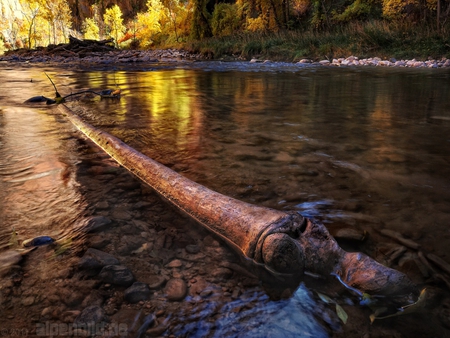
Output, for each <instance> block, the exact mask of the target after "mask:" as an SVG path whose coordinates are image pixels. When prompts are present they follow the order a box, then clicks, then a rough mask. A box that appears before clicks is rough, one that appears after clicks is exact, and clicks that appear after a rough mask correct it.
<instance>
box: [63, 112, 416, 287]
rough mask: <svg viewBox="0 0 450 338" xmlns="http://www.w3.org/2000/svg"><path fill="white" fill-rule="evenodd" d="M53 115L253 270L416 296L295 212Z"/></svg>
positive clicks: (397, 277) (403, 280) (404, 282)
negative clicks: (246, 197)
mask: <svg viewBox="0 0 450 338" xmlns="http://www.w3.org/2000/svg"><path fill="white" fill-rule="evenodd" d="M58 109H59V111H60V112H61V113H63V114H64V115H65V116H66V117H67V118H68V119H69V120H70V121H71V122H72V123H73V124H74V125H75V126H76V127H77V128H78V129H79V130H80V131H81V132H82V133H84V134H85V135H86V136H87V137H88V138H89V139H90V140H92V141H93V142H94V143H96V144H97V145H98V146H99V147H100V148H102V149H103V150H104V151H105V152H106V153H108V154H109V155H110V156H111V157H112V158H114V159H115V160H116V161H117V162H118V163H119V164H121V165H122V166H124V167H125V168H126V169H128V170H129V171H130V172H131V173H133V174H134V175H136V176H137V177H139V178H140V179H141V180H142V181H144V182H145V183H147V184H148V185H149V186H151V187H152V188H153V189H154V190H156V191H157V192H158V193H159V194H160V195H161V196H163V197H164V198H165V199H166V200H168V201H169V202H171V203H173V204H174V205H175V206H176V207H177V208H179V209H180V210H182V211H184V212H185V213H187V214H188V215H190V216H191V217H193V218H194V219H195V220H197V221H198V222H199V223H200V224H202V225H203V226H204V227H206V228H207V229H208V230H210V231H211V232H213V233H215V234H216V235H217V236H219V237H221V238H222V239H224V240H225V241H226V242H227V243H228V244H229V245H230V246H231V247H232V248H233V249H234V250H236V251H237V252H238V253H240V254H241V255H242V256H244V257H245V258H246V259H248V260H250V261H251V262H252V263H253V264H254V265H256V266H262V267H264V269H266V270H267V271H270V272H271V273H272V274H274V275H275V276H284V277H286V276H289V278H291V279H292V278H293V279H296V280H298V279H299V278H301V276H302V275H303V273H304V271H305V270H307V271H310V272H313V273H315V274H321V275H323V276H330V274H336V275H338V276H339V279H340V280H341V282H343V283H345V284H346V285H347V286H349V287H351V288H353V289H357V290H360V291H361V293H362V292H367V293H369V294H383V295H399V294H402V295H418V293H419V292H418V289H417V287H416V286H415V285H414V284H413V283H412V282H411V281H410V280H409V279H408V277H407V276H406V275H404V274H403V273H401V272H399V271H396V270H393V269H391V268H388V267H386V266H384V265H382V264H380V263H378V262H376V261H375V260H373V259H371V258H370V257H368V256H366V255H364V254H362V253H347V252H345V251H344V250H342V249H341V248H340V247H339V245H338V244H337V242H336V241H335V240H334V238H333V237H332V236H331V235H330V233H329V232H328V230H327V229H326V228H325V226H324V225H323V224H321V223H318V222H313V221H311V220H310V219H307V218H304V217H303V216H301V215H300V214H298V213H297V212H288V213H286V212H283V211H279V210H274V209H269V208H265V207H260V206H255V205H252V204H249V203H245V202H242V201H238V200H236V199H233V198H231V197H227V196H224V195H222V194H219V193H217V192H215V191H212V190H210V189H208V188H206V187H204V186H202V185H200V184H198V183H195V182H193V181H191V180H189V179H187V178H185V177H183V176H181V175H180V174H178V173H176V172H175V171H173V170H171V169H169V168H167V167H165V166H164V165H162V164H160V163H158V162H156V161H154V160H152V159H151V158H149V157H147V156H145V155H143V154H141V153H140V152H138V151H136V150H135V149H133V148H131V147H130V146H128V145H127V144H125V143H124V142H122V141H121V140H119V139H118V138H116V137H114V136H112V135H110V134H108V133H106V132H104V131H102V130H99V129H97V128H95V127H93V126H92V125H90V124H88V123H86V122H84V121H83V120H82V119H81V118H80V117H79V116H78V115H76V114H75V113H74V112H73V111H71V110H70V109H69V108H68V107H67V106H65V105H63V104H60V105H59V106H58Z"/></svg>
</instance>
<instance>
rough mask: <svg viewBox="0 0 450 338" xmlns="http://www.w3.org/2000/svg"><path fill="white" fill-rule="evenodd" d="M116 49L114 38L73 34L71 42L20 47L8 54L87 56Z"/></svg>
mask: <svg viewBox="0 0 450 338" xmlns="http://www.w3.org/2000/svg"><path fill="white" fill-rule="evenodd" d="M113 50H116V48H115V47H114V40H113V39H107V40H100V41H97V40H80V39H77V38H75V37H73V36H69V43H60V44H58V45H48V46H47V47H38V48H36V49H32V50H30V49H26V48H22V49H18V50H13V51H8V52H6V53H5V55H8V54H17V55H20V56H48V55H51V56H57V55H60V56H64V57H70V56H78V57H85V56H89V55H96V54H99V55H101V54H103V53H107V52H110V51H113Z"/></svg>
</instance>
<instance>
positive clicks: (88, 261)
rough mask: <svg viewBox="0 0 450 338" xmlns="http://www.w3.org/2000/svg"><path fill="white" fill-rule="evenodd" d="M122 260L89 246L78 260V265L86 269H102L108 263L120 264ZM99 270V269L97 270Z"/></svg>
mask: <svg viewBox="0 0 450 338" xmlns="http://www.w3.org/2000/svg"><path fill="white" fill-rule="evenodd" d="M119 264H120V262H119V260H118V259H117V258H115V257H114V256H113V255H110V254H108V253H106V252H103V251H100V250H97V249H92V248H89V249H87V250H86V252H85V254H84V256H83V257H81V259H80V261H79V262H78V266H79V267H80V268H82V269H86V270H100V269H101V268H103V267H104V266H106V265H119ZM97 272H98V271H97Z"/></svg>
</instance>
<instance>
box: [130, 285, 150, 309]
mask: <svg viewBox="0 0 450 338" xmlns="http://www.w3.org/2000/svg"><path fill="white" fill-rule="evenodd" d="M150 294H151V291H150V288H149V287H148V285H147V284H145V283H141V282H135V283H133V285H131V286H130V287H129V288H128V289H126V290H125V293H124V297H125V300H126V301H127V302H128V303H131V304H135V303H139V302H140V301H145V300H147V299H149V297H150Z"/></svg>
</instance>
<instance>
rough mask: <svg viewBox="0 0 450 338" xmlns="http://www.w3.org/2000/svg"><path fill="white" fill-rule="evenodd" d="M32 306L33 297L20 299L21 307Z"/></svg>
mask: <svg viewBox="0 0 450 338" xmlns="http://www.w3.org/2000/svg"><path fill="white" fill-rule="evenodd" d="M33 304H34V296H29V297H26V298H24V299H22V305H23V306H30V305H33Z"/></svg>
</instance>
